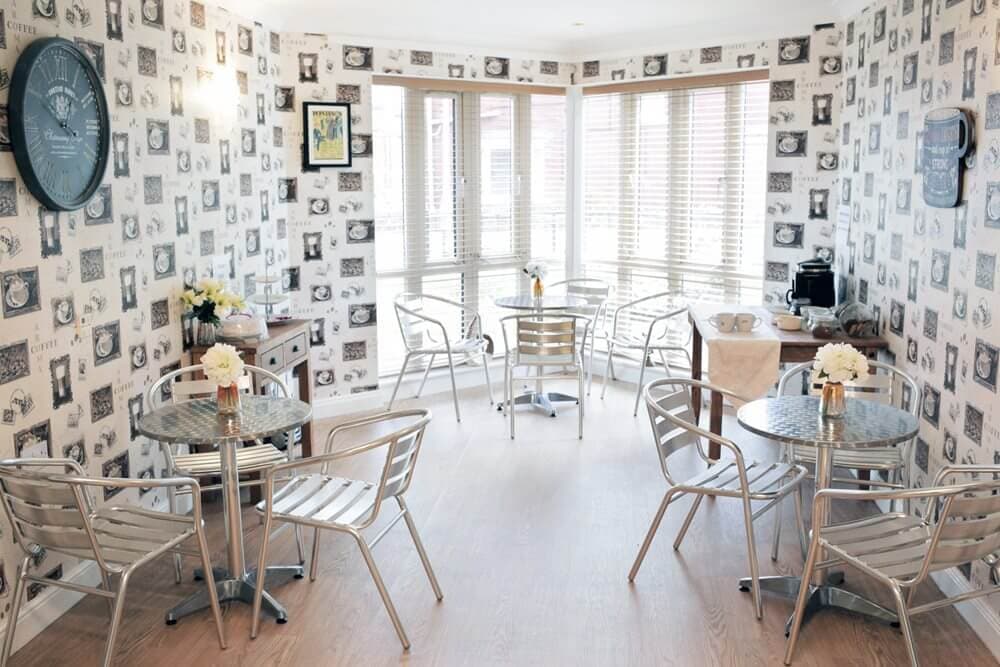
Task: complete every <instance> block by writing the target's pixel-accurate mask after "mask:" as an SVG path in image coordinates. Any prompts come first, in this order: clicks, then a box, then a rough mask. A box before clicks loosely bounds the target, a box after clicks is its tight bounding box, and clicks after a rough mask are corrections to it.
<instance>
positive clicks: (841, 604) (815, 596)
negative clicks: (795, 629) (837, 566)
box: [740, 573, 899, 636]
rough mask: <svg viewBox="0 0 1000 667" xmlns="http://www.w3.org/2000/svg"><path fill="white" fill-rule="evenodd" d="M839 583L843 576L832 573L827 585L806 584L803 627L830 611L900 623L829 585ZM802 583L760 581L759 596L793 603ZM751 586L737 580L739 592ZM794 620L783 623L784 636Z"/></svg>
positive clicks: (879, 607) (781, 579)
mask: <svg viewBox="0 0 1000 667" xmlns="http://www.w3.org/2000/svg"><path fill="white" fill-rule="evenodd" d="M838 580H839V581H841V582H842V581H843V576H842V575H840V574H838V573H834V574H833V575H832V576H831V577H830V578H829V579H827V583H825V584H823V585H820V586H816V585H813V584H809V599H808V601H807V602H806V608H805V612H804V614H803V618H802V623H803V625H805V624H806V623H808V622H809V619H810V618H811V617H812V616H813V615H815V614H816V613H817V612H818V611H820V610H822V609H826V608H830V607H832V608H835V609H842V610H844V611H850V612H853V613H855V614H860V615H862V616H867V617H869V618H873V619H875V620H877V621H882V622H884V623H890V624H892V625H897V624H898V623H899V618H898V617H897V616H896V613H895V612H893V611H891V610H889V609H886V608H885V607H883V606H882V605H880V604H876V603H875V602H872V601H871V600H869V599H868V598H865V597H862V596H860V595H858V594H857V593H852V592H850V591H848V590H844V589H843V588H839V587H837V586H836V585H833V584H832V583H831V582H832V581H838ZM801 582H802V578H801V577H782V576H776V577H761V578H760V590H761V591H762V592H768V593H776V594H778V595H780V596H782V597H785V598H789V599H791V600H794V599H795V598H796V597H798V594H799V585H800V584H801ZM751 585H752V584H751V581H750V577H744V578H743V579H740V590H741V591H744V592H745V591H749V590H750V586H751ZM794 618H795V614H794V613H793V614H791V615H790V616H789V617H788V620H787V621H786V622H785V635H786V636H787V635H788V632H789V630H790V629H791V627H792V621H793V620H794Z"/></svg>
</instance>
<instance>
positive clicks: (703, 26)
mask: <svg viewBox="0 0 1000 667" xmlns="http://www.w3.org/2000/svg"><path fill="white" fill-rule="evenodd" d="M842 1H843V0H548V1H546V0H229V1H228V2H223V4H225V5H227V6H229V8H230V9H231V10H233V11H236V12H238V13H240V14H243V15H246V16H250V17H252V18H254V19H257V20H261V21H264V22H266V23H268V24H269V25H271V26H275V27H276V28H278V29H280V30H288V31H298V32H315V33H326V34H331V35H334V36H335V37H339V38H351V39H363V40H367V41H365V42H364V43H365V44H366V45H373V46H399V47H407V46H409V47H417V48H420V47H426V48H428V49H432V50H438V51H441V50H449V49H454V50H456V51H459V50H461V51H468V52H473V53H479V52H483V53H485V52H489V51H494V52H496V55H514V56H518V55H520V56H527V57H545V58H554V59H560V60H564V61H566V60H578V59H584V58H587V59H591V58H607V57H612V56H616V55H626V54H636V53H637V52H642V51H643V50H649V49H656V50H668V49H669V50H673V49H678V48H690V47H694V46H707V45H716V44H719V45H721V44H729V43H734V42H743V41H755V40H759V39H768V38H773V37H779V36H787V35H794V34H796V33H805V32H808V31H809V29H810V28H811V27H812V25H813V24H816V23H825V22H828V21H833V20H836V18H837V17H838V11H837V8H836V6H837V5H838V4H839V3H841V2H842ZM575 23H582V24H583V25H574V24H575Z"/></svg>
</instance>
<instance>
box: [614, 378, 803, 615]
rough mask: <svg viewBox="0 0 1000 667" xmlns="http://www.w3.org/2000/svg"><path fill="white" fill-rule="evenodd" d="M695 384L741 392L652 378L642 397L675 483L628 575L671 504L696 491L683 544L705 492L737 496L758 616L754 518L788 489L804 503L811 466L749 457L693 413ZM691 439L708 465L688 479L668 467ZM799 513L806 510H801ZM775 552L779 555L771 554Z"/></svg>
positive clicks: (662, 462)
mask: <svg viewBox="0 0 1000 667" xmlns="http://www.w3.org/2000/svg"><path fill="white" fill-rule="evenodd" d="M691 387H700V388H701V389H702V390H704V391H715V392H719V393H721V394H722V395H724V396H728V397H731V398H739V396H736V395H735V394H733V393H732V392H730V391H727V390H725V389H722V388H721V387H715V386H713V385H710V384H708V383H707V382H701V381H699V380H691V379H687V378H666V379H663V380H655V381H653V382H650V383H649V384H648V385H646V387H645V388H644V389H643V398H644V399H645V401H646V408H647V409H648V411H649V423H650V426H651V427H652V429H653V439H654V441H655V444H656V455H657V459H658V460H659V462H660V468H661V470H662V472H663V476H664V478H666V480H667V483H668V484H669V485H670V488H669V489H667V492H666V495H664V496H663V501H662V502H661V503H660V508H659V509H658V510H657V511H656V516H655V517H654V518H653V523H652V525H651V526H650V527H649V531H648V532H647V533H646V539H645V540H643V542H642V547H640V549H639V554H638V555H637V556H636V558H635V563H633V565H632V569H631V571H630V572H629V574H628V580H629V581H634V580H635V577H636V574H638V572H639V567H640V566H641V565H642V561H643V559H644V558H645V557H646V552H647V551H648V550H649V545H650V543H651V542H652V541H653V536H654V535H656V531H657V529H658V528H659V527H660V521H662V520H663V515H664V513H665V512H666V511H667V507H668V506H669V505H670V504H671V503H672V502H674V501H675V500H677V499H678V498H680V497H681V496H684V495H685V494H691V495H693V496H695V498H694V502H693V503H692V505H691V509H690V510H688V513H687V516H686V517H685V518H684V523H683V524H681V529H680V532H679V533H678V534H677V538H676V539H675V540H674V549H675V550H676V549H680V546H681V542H682V541H683V540H684V535H685V534H686V533H687V531H688V528H689V527H690V526H691V521H692V519H694V515H695V513H696V512H697V511H698V506H699V505H700V504H701V501H702V498H704V497H705V496H713V497H724V498H738V499H739V500H741V501H742V503H743V522H744V529H745V531H746V540H747V558H748V559H749V562H750V578H751V580H752V582H753V585H752V588H753V601H754V610H755V612H756V615H757V618H758V619H759V618H761V617H762V615H763V612H764V609H763V604H762V601H761V595H760V578H759V572H758V570H759V568H758V565H757V546H756V540H755V537H754V528H753V522H754V521H755V520H756V519H757V518H758V517H760V516H762V515H763V514H764V513H765V512H767V511H768V510H769V509H771V508H772V507H775V506H777V505H778V504H779V503H780V502H781V501H782V500H783V499H784V498H785V496H787V495H788V494H790V493H792V492H794V493H795V497H796V501H797V502H798V503H799V504H801V502H802V491H801V482H802V480H803V479H804V478H805V475H806V469H805V468H803V467H802V466H799V465H793V464H790V463H783V462H773V463H761V462H757V461H753V460H749V461H748V460H746V459H745V458H744V457H743V450H741V449H740V447H739V446H738V445H737V444H736V443H735V442H733V441H732V440H729V439H728V438H724V437H722V436H721V435H716V434H714V433H711V432H710V431H706V430H705V429H702V428H700V427H699V426H698V425H697V424H696V422H695V418H694V411H693V409H692V405H691V391H690V389H691ZM702 439H705V440H708V441H709V442H714V443H717V444H719V445H721V446H722V448H723V449H725V450H728V451H729V452H731V453H732V455H733V457H732V458H723V459H721V460H719V461H712V460H710V459H709V458H708V456H707V455H706V453H705V449H704V447H703V446H702ZM690 445H694V446H695V447H696V448H697V452H698V456H699V457H700V458H701V460H702V461H703V462H705V463H708V464H709V465H708V468H707V469H706V470H701V471H699V472H697V473H695V475H694V476H692V477H691V478H689V479H687V480H685V481H680V482H679V481H676V480H675V478H674V477H673V475H672V474H671V472H670V469H669V468H668V461H669V459H670V458H671V457H672V456H673V455H674V454H676V453H677V452H679V451H680V450H681V449H684V448H686V447H688V446H690ZM753 501H762V502H765V503H766V504H765V505H764V506H763V507H760V508H759V509H757V511H754V510H753V507H752V502H753ZM798 516H799V517H800V520H801V516H802V513H801V511H800V512H798ZM772 558H775V557H774V555H772Z"/></svg>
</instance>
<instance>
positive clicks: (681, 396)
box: [643, 378, 732, 484]
mask: <svg viewBox="0 0 1000 667" xmlns="http://www.w3.org/2000/svg"><path fill="white" fill-rule="evenodd" d="M692 386H697V387H700V388H701V389H702V391H713V390H714V391H719V392H721V393H723V394H725V395H727V396H732V394H731V393H730V392H728V391H725V390H723V389H720V388H718V387H713V386H712V385H710V384H708V383H706V382H700V381H698V380H691V379H688V378H664V379H662V380H654V381H653V382H650V383H649V384H647V385H646V387H645V389H644V390H643V397H644V398H645V401H646V410H647V412H648V413H649V425H650V427H651V429H652V432H653V442H654V444H655V445H656V454H657V458H658V459H659V461H660V467H661V469H662V470H663V475H664V477H666V478H667V481H668V482H670V484H677V482H676V481H675V480H674V478H673V476H672V475H671V474H670V468H669V467H668V460H669V459H670V457H671V456H673V455H674V454H675V453H677V452H679V451H680V450H682V449H685V448H686V447H689V446H691V445H694V446H695V447H696V448H697V452H698V455H699V457H700V458H701V459H702V460H704V461H709V458H708V455H707V454H706V452H705V449H704V442H703V441H704V439H705V437H708V434H707V433H706V432H705V431H702V429H700V428H699V427H698V425H697V419H695V416H694V404H693V403H692V402H691V387H692ZM715 437H717V436H713V439H714V438H715ZM718 440H719V441H720V442H722V441H724V439H723V438H721V437H718Z"/></svg>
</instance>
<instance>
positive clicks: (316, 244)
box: [275, 33, 573, 398]
mask: <svg viewBox="0 0 1000 667" xmlns="http://www.w3.org/2000/svg"><path fill="white" fill-rule="evenodd" d="M281 43H282V57H281V61H280V63H281V81H282V85H281V86H278V87H277V88H276V89H275V95H277V96H280V97H281V103H280V104H277V107H279V108H280V109H283V110H284V111H283V112H282V111H279V112H278V113H276V114H275V115H276V116H277V119H276V120H275V123H276V125H278V126H279V127H280V128H281V129H282V131H283V134H284V145H285V152H284V158H283V159H284V161H285V165H286V169H285V174H284V178H282V179H281V181H280V183H279V190H278V192H279V200H280V201H282V202H284V203H286V206H287V233H288V249H289V266H288V267H287V268H285V269H284V273H283V278H284V286H285V289H286V290H287V291H288V292H289V294H290V296H291V299H290V302H291V311H292V312H293V313H295V315H296V316H297V317H309V318H312V320H313V328H312V332H313V335H312V344H313V349H312V355H313V356H312V363H313V367H314V369H315V370H314V387H315V392H316V396H317V398H324V397H329V396H342V395H347V394H356V393H361V392H366V391H370V390H372V389H375V388H376V386H377V382H378V367H377V363H376V361H377V352H376V349H375V348H376V344H377V340H378V336H377V333H376V327H377V322H378V313H376V310H375V302H376V299H375V240H376V238H377V233H378V229H377V224H376V221H375V219H374V210H373V209H374V199H373V193H372V182H373V181H372V159H371V156H372V144H371V138H372V127H371V124H372V110H371V81H372V76H373V75H375V74H405V75H408V76H426V77H434V78H451V79H483V80H493V81H511V82H521V83H527V82H535V83H551V84H566V83H568V82H569V78H570V75H571V73H572V71H573V66H567V65H565V64H560V63H558V62H552V61H539V60H519V59H515V58H509V57H506V56H503V55H497V56H471V55H464V54H453V53H440V52H434V51H420V50H404V49H384V48H373V47H370V46H364V45H356V44H338V43H334V42H332V41H331V40H330V39H328V38H327V36H325V35H318V34H301V33H299V34H296V33H283V34H282V36H281ZM310 100H325V101H330V100H336V101H340V102H349V103H350V104H351V131H352V133H353V140H352V153H353V165H352V167H351V168H350V169H336V170H334V169H328V170H323V171H319V172H311V173H310V172H303V171H302V150H301V145H302V114H301V109H302V102H304V101H310ZM382 315H383V316H384V317H385V318H389V319H388V320H384V321H383V325H388V326H392V327H395V315H394V314H393V313H391V312H390V313H383V314H382Z"/></svg>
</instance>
